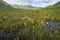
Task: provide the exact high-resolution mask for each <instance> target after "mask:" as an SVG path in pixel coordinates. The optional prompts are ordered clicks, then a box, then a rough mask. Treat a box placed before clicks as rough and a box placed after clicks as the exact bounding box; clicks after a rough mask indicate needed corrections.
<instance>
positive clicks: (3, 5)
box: [0, 0, 12, 9]
mask: <svg viewBox="0 0 60 40" xmlns="http://www.w3.org/2000/svg"><path fill="white" fill-rule="evenodd" d="M0 8H7V9H9V8H12V7H11V6H10V5H9V4H8V3H6V2H5V1H3V0H0Z"/></svg>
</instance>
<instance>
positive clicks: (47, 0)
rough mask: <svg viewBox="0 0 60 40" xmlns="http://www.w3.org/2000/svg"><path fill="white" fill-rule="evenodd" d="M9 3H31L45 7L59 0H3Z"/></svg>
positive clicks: (23, 4)
mask: <svg viewBox="0 0 60 40" xmlns="http://www.w3.org/2000/svg"><path fill="white" fill-rule="evenodd" d="M3 1H6V2H7V3H9V4H11V5H21V6H26V5H32V6H34V7H47V6H49V5H54V4H56V3H57V2H60V0H3Z"/></svg>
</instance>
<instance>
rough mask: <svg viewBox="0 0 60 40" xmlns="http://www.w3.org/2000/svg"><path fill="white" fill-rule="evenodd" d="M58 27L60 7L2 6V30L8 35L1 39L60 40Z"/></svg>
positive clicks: (0, 28) (0, 12) (0, 13)
mask: <svg viewBox="0 0 60 40" xmlns="http://www.w3.org/2000/svg"><path fill="white" fill-rule="evenodd" d="M50 27H51V28H50ZM52 27H53V29H52ZM58 28H60V9H58V8H56V9H55V8H53V9H52V8H50V9H49V8H45V9H38V10H29V9H2V8H0V30H2V32H3V33H4V35H6V36H4V39H3V38H1V40H60V29H58ZM3 33H2V34H3ZM2 37H3V36H2Z"/></svg>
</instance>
